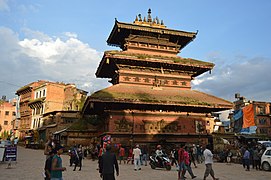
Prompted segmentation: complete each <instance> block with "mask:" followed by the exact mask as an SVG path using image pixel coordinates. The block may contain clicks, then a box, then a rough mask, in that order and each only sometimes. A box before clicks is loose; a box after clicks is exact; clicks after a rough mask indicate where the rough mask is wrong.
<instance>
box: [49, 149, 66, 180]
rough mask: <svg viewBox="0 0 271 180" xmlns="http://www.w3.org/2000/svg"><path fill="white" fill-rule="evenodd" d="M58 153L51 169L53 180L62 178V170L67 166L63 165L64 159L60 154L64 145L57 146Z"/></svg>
mask: <svg viewBox="0 0 271 180" xmlns="http://www.w3.org/2000/svg"><path fill="white" fill-rule="evenodd" d="M55 150H56V155H54V157H53V160H52V169H51V180H62V171H65V170H66V168H65V167H62V159H61V157H60V155H61V154H62V153H63V147H62V146H60V145H59V146H56V148H55Z"/></svg>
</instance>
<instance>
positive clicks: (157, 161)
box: [150, 154, 171, 171]
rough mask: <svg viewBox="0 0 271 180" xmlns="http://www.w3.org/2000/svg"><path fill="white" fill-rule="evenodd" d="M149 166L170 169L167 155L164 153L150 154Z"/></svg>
mask: <svg viewBox="0 0 271 180" xmlns="http://www.w3.org/2000/svg"><path fill="white" fill-rule="evenodd" d="M150 166H151V168H152V169H155V168H166V170H168V171H170V170H171V164H170V159H169V157H168V156H167V155H166V154H164V155H162V156H157V155H151V156H150Z"/></svg>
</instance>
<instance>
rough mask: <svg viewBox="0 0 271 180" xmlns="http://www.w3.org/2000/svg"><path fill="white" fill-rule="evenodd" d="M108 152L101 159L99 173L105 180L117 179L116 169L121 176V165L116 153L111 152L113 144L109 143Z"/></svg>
mask: <svg viewBox="0 0 271 180" xmlns="http://www.w3.org/2000/svg"><path fill="white" fill-rule="evenodd" d="M105 149H106V152H105V153H104V154H103V155H102V157H101V159H100V161H99V173H100V177H101V178H102V179H103V180H115V173H114V172H115V170H116V174H117V176H119V165H118V161H117V157H116V155H115V154H114V153H111V145H110V144H107V145H106V147H105Z"/></svg>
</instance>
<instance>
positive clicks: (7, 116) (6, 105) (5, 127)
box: [0, 99, 16, 138]
mask: <svg viewBox="0 0 271 180" xmlns="http://www.w3.org/2000/svg"><path fill="white" fill-rule="evenodd" d="M15 105H16V101H15V100H12V101H10V102H9V101H6V99H0V137H1V138H7V137H8V136H9V135H10V134H11V133H12V129H13V128H12V127H13V126H12V122H13V120H14V119H16V113H15V109H16V108H15Z"/></svg>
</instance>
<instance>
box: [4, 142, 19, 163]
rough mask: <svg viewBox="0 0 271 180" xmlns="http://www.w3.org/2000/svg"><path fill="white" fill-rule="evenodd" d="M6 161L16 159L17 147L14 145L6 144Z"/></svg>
mask: <svg viewBox="0 0 271 180" xmlns="http://www.w3.org/2000/svg"><path fill="white" fill-rule="evenodd" d="M5 154H6V156H5V160H6V161H17V147H16V146H7V147H6V153H5Z"/></svg>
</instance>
